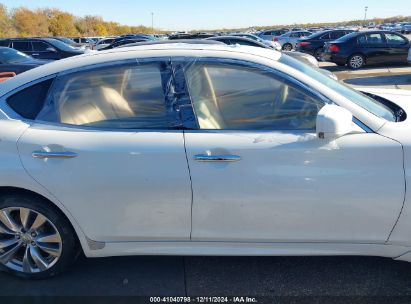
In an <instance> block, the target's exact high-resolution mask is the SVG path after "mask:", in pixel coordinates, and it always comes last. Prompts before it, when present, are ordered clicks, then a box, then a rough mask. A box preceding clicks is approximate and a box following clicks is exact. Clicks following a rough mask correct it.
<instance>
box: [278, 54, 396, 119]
mask: <svg viewBox="0 0 411 304" xmlns="http://www.w3.org/2000/svg"><path fill="white" fill-rule="evenodd" d="M279 62H280V63H283V64H285V65H287V66H290V67H292V68H294V69H296V70H298V71H300V72H301V73H304V74H306V75H307V76H309V77H311V78H312V79H315V80H317V81H318V82H320V83H322V84H324V85H325V86H327V87H329V88H331V89H333V90H334V91H336V92H337V93H339V94H341V95H342V96H345V97H346V98H348V99H349V100H350V101H352V102H354V103H355V104H357V105H359V106H360V107H362V108H363V109H365V110H367V111H369V112H370V113H372V114H374V115H376V116H378V117H381V118H383V119H386V120H388V121H396V115H395V113H394V112H393V111H392V110H391V109H389V108H387V106H385V105H384V104H382V103H381V102H379V101H378V100H375V99H373V98H370V97H368V96H366V95H364V94H361V93H360V92H359V91H357V90H355V89H353V88H350V87H349V86H347V85H345V84H344V82H340V81H336V80H334V79H332V78H331V77H329V76H326V75H324V74H323V73H320V72H319V71H318V69H313V68H311V67H310V66H309V65H307V64H304V63H302V62H301V61H298V60H295V59H294V58H291V57H290V56H281V58H280V59H279Z"/></svg>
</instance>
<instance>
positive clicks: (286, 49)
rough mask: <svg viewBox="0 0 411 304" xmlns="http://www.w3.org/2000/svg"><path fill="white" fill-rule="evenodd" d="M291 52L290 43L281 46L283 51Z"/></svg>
mask: <svg viewBox="0 0 411 304" xmlns="http://www.w3.org/2000/svg"><path fill="white" fill-rule="evenodd" d="M292 50H293V46H292V44H290V43H286V44H284V45H283V51H286V52H290V51H292Z"/></svg>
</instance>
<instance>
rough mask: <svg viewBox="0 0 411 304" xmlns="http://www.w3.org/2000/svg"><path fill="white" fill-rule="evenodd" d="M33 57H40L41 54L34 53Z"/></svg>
mask: <svg viewBox="0 0 411 304" xmlns="http://www.w3.org/2000/svg"><path fill="white" fill-rule="evenodd" d="M31 55H32V56H39V55H40V54H39V53H34V54H31Z"/></svg>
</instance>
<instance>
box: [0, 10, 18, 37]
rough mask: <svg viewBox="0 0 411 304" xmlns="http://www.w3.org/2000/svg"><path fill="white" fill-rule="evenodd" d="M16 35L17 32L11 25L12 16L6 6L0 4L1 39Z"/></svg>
mask: <svg viewBox="0 0 411 304" xmlns="http://www.w3.org/2000/svg"><path fill="white" fill-rule="evenodd" d="M16 34H17V32H16V31H15V30H14V28H13V26H12V25H11V20H10V16H9V14H8V11H7V8H6V6H5V5H3V4H1V3H0V37H10V36H14V35H16Z"/></svg>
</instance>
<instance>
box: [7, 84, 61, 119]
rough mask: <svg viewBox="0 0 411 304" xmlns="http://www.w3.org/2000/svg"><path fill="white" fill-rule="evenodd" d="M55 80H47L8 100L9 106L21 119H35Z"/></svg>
mask: <svg viewBox="0 0 411 304" xmlns="http://www.w3.org/2000/svg"><path fill="white" fill-rule="evenodd" d="M52 82H53V79H49V80H45V81H43V82H40V83H37V84H35V85H33V86H31V87H28V88H26V89H24V90H21V91H19V92H17V93H16V94H14V95H12V96H10V97H9V98H7V104H8V105H9V106H10V107H11V108H12V109H13V110H14V111H15V112H16V113H17V114H19V115H20V116H21V117H23V118H27V119H35V118H36V116H37V115H38V114H39V112H40V111H41V109H42V108H43V105H44V101H45V99H46V97H47V93H48V91H49V88H50V86H51V84H52Z"/></svg>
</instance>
